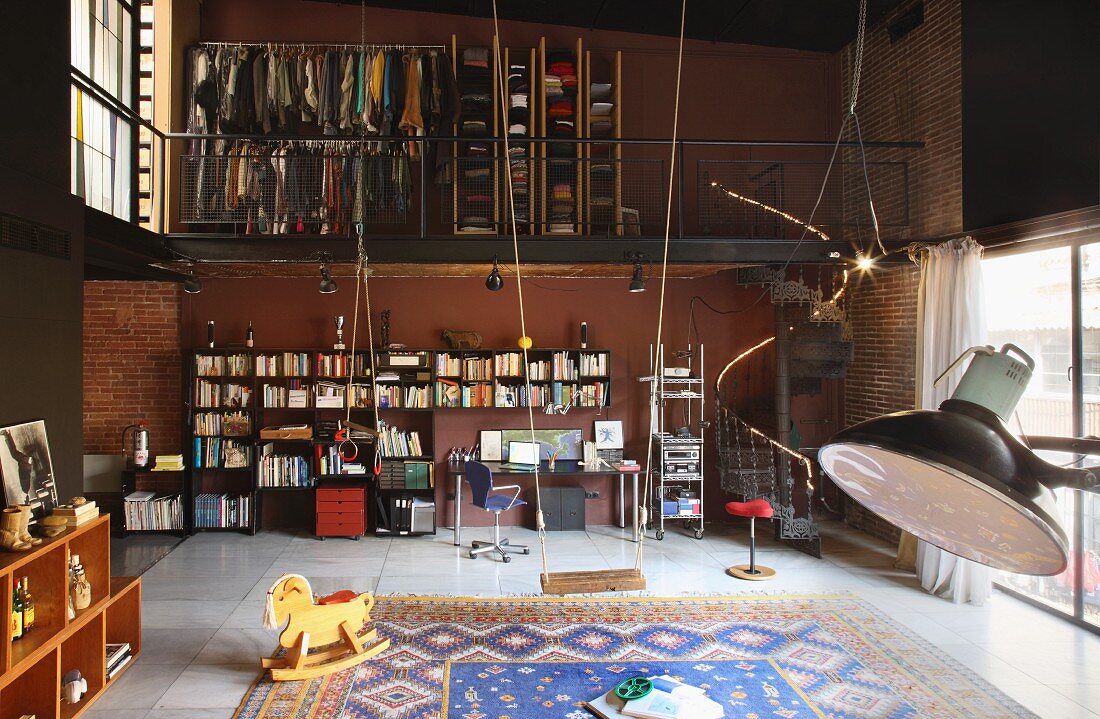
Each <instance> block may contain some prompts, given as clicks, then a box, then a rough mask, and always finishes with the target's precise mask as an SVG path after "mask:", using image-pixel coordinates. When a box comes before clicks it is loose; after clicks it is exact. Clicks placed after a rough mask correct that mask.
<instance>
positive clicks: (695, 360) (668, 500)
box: [639, 344, 706, 540]
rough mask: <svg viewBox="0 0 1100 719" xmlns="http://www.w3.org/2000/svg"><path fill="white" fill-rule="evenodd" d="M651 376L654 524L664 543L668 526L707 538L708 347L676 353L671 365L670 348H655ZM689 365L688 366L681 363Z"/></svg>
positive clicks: (690, 348) (646, 380) (651, 464)
mask: <svg viewBox="0 0 1100 719" xmlns="http://www.w3.org/2000/svg"><path fill="white" fill-rule="evenodd" d="M649 353H650V358H651V366H653V365H654V363H655V368H654V369H653V371H652V372H651V373H650V375H649V376H648V377H640V378H639V381H643V382H649V383H650V402H651V404H652V406H653V418H654V419H653V427H652V428H651V431H652V432H653V458H652V461H651V462H650V467H651V469H650V471H651V472H652V473H653V475H654V478H655V480H656V482H655V485H654V486H655V490H654V497H653V500H654V502H653V507H654V510H653V513H652V514H653V522H654V524H655V525H656V528H657V532H656V536H657V539H658V540H661V539H664V538H665V522H666V521H680V522H683V527H684V529H685V530H688V531H694V534H695V538H696V539H702V538H703V417H704V414H703V410H704V403H705V400H706V397H705V394H704V380H703V345H701V344H700V345H697V346H695V347H694V348H692V347H690V346H689V347H688V349H687V350H686V351H677V352H675V353H673V356H674V357H675V363H674V365H672V366H670V365H668V364H666V363H665V346H664V345H663V344H662V345H659V346H658V347H657V350H656V352H654V350H653V346H652V345H650V349H649ZM682 364H686V365H687V366H686V367H682V366H680V365H682Z"/></svg>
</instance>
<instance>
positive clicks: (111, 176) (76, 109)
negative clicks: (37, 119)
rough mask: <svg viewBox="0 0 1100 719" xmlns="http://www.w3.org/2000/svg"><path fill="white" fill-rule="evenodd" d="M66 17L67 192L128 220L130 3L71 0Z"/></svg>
mask: <svg viewBox="0 0 1100 719" xmlns="http://www.w3.org/2000/svg"><path fill="white" fill-rule="evenodd" d="M70 23H71V33H70V35H71V40H72V46H71V53H70V54H71V57H70V62H71V63H72V67H73V71H74V72H73V77H74V79H73V86H72V91H71V108H70V125H69V126H70V132H71V141H70V142H71V147H72V153H71V161H72V192H73V194H75V195H79V196H80V197H83V198H84V201H85V202H86V203H87V204H88V205H89V206H90V207H94V208H96V209H98V210H102V211H104V212H109V213H111V214H113V215H115V216H116V217H119V218H122V219H124V220H132V219H133V215H134V213H133V192H132V184H133V180H134V161H135V153H134V145H135V141H136V135H135V131H136V128H135V126H134V123H133V122H132V121H131V120H130V117H133V112H134V110H135V103H136V98H135V92H134V89H135V88H134V77H135V72H134V47H135V44H136V43H135V40H136V35H135V32H136V28H137V24H136V23H135V21H134V7H133V5H132V4H131V3H130V2H128V1H127V0H71V4H70Z"/></svg>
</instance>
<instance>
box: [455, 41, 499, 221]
mask: <svg viewBox="0 0 1100 719" xmlns="http://www.w3.org/2000/svg"><path fill="white" fill-rule="evenodd" d="M466 49H478V48H476V47H472V48H464V50H466ZM484 49H485V50H486V56H487V63H488V68H486V70H487V80H488V82H487V84H486V85H484V86H482V85H480V84H479V83H477V82H475V81H472V79H471V78H472V75H471V74H470V73H466V72H464V71H463V65H464V55H463V54H460V53H459V47H458V37H457V36H456V35H451V62H452V63H453V70H454V75H455V80H456V82H457V84H458V92H459V95H460V96H462V97H463V99H462V103H463V107H462V118H463V119H462V121H461V123H460V124H455V125H454V136H455V137H471V138H472V140H473V142H471V141H464V140H458V141H456V142H455V157H454V177H453V181H454V187H453V192H452V193H451V201H452V203H453V207H452V217H453V219H454V228H453V231H454V234H456V235H495V234H498V233H499V228H500V226H501V225H500V213H501V207H500V197H499V185H500V183H499V180H500V179H501V178H500V177H498V174H499V173H498V169H499V167H500V159H499V158H500V154H499V153H500V148H499V147H498V145H497V143H495V142H491V141H490V140H491V139H492V138H495V137H497V136H498V134H497V133H498V132H499V131H500V130H499V127H498V122H499V117H500V110H499V105H498V103H499V99H500V90H499V86H498V84H497V73H496V66H497V57H498V53H499V52H500V48H499V47H498V45H497V39H496V37H494V38H493V42H492V45H491V46H490V47H488V48H484ZM478 75H480V73H478ZM477 79H478V80H480V79H481V78H480V77H478V78H477ZM485 93H487V94H488V95H489V98H488V103H487V106H486V107H485V111H484V113H478V114H477V115H476V119H477V120H484V121H485V124H486V127H485V133H484V135H471V134H470V132H469V128H464V125H465V123H466V122H468V121H470V120H472V119H474V117H475V115H473V114H471V113H470V111H469V110H470V104H471V103H470V98H469V95H471V94H485ZM467 118H469V119H467ZM477 137H484V138H485V140H486V142H485V144H486V145H487V146H488V152H487V154H486V155H484V156H482V155H471V154H470V147H471V145H472V144H476V139H477ZM480 157H484V162H480V161H476V160H475V158H480ZM485 168H487V169H488V175H487V176H486V178H485V181H484V182H481V181H478V179H479V178H475V177H473V176H469V175H468V174H467V173H469V172H475V171H478V172H479V171H481V170H483V169H485ZM477 196H486V197H488V198H489V200H488V202H487V203H485V202H483V201H481V202H477V203H474V202H473V201H471V199H470V198H471V197H477ZM479 207H484V209H485V212H486V214H485V215H484V218H485V219H486V220H488V224H489V226H488V227H471V226H470V225H467V224H464V222H463V220H464V219H465V218H468V217H472V216H474V215H473V214H472V212H473V210H474V209H476V208H479ZM478 216H480V215H478Z"/></svg>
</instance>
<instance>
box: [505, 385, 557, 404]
mask: <svg viewBox="0 0 1100 719" xmlns="http://www.w3.org/2000/svg"><path fill="white" fill-rule="evenodd" d="M549 398H550V388H549V387H547V386H546V385H539V384H533V385H531V399H530V402H528V398H527V385H525V384H520V385H503V384H498V385H497V387H496V406H497V407H527V406H532V407H545V406H546V402H547V400H548V399H549Z"/></svg>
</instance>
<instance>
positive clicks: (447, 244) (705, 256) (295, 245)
mask: <svg viewBox="0 0 1100 719" xmlns="http://www.w3.org/2000/svg"><path fill="white" fill-rule="evenodd" d="M166 245H167V246H168V248H169V249H170V250H171V251H172V252H173V253H176V254H179V255H183V256H186V257H193V258H195V259H196V260H198V261H199V262H319V261H320V258H321V256H322V255H323V254H326V253H327V254H328V255H329V256H330V257H331V258H332V260H333V261H335V262H353V261H354V260H355V244H354V243H353V242H352V241H351V240H349V239H347V238H331V237H324V236H318V237H287V238H280V239H277V240H275V239H271V238H249V237H233V236H224V237H218V238H217V239H214V238H212V237H211V236H196V235H170V236H168V237H167V238H166ZM795 245H796V243H795V242H794V241H792V240H727V239H716V238H713V237H689V238H684V239H678V240H674V241H673V242H672V244H671V245H670V247H669V262H672V263H712V262H713V263H728V264H735V263H737V264H770V263H783V262H787V261H788V260H789V261H791V262H795V263H835V262H837V261H838V259H837V258H834V257H830V256H829V255H830V253H833V252H837V253H840V256H841V257H844V258H851V257H852V255H853V252H852V249H851V247H849V245H848V244H847V243H844V242H803V243H802V244H800V245H798V247H797V248H796V247H795ZM663 248H664V240H663V239H661V238H641V237H639V238H631V239H630V240H621V239H614V240H612V239H602V240H601V239H595V238H575V239H574V238H568V237H547V238H540V237H526V238H523V237H521V238H520V240H519V252H520V257H521V258H522V260H523V261H524V262H530V263H540V264H541V263H562V262H565V263H577V262H583V263H615V262H623V261H624V260H623V252H624V251H626V250H629V251H632V252H645V253H646V256H647V257H660V256H661V255H662V254H663ZM366 251H367V255H368V257H369V258H370V261H371V262H385V263H389V262H411V263H463V262H479V263H484V262H488V261H489V260H490V259H491V258H492V257H493V256H494V255H496V256H499V257H512V241H511V240H510V239H508V238H479V239H473V238H469V239H466V238H464V239H462V240H461V241H456V240H455V238H453V237H438V238H428V239H415V240H410V239H368V240H367V242H366Z"/></svg>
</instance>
